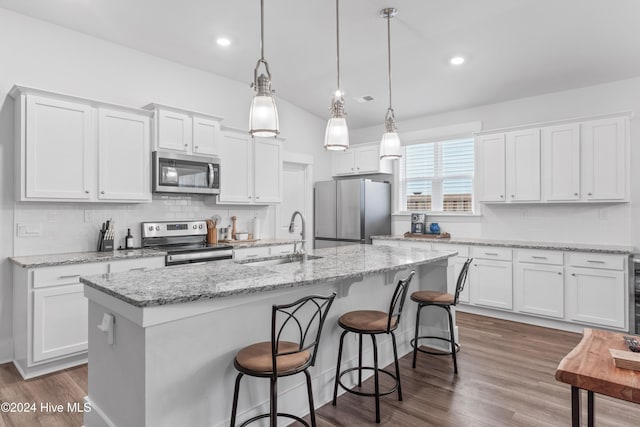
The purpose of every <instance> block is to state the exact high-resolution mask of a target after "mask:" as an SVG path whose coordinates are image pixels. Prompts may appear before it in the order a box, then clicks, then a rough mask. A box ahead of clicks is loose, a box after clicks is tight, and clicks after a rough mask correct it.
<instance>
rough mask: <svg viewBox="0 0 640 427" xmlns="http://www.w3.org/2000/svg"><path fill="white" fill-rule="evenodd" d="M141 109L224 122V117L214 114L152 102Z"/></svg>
mask: <svg viewBox="0 0 640 427" xmlns="http://www.w3.org/2000/svg"><path fill="white" fill-rule="evenodd" d="M142 109H143V110H147V111H153V110H168V111H173V112H175V113H182V114H188V115H190V116H198V117H206V118H208V119H212V120H217V121H219V122H221V121H223V120H224V117H222V116H216V115H214V114H209V113H202V112H200V111H194V110H189V109H186V108H179V107H174V106H171V105H165V104H158V103H156V102H152V103H150V104H147V105H145V106H144V107H142Z"/></svg>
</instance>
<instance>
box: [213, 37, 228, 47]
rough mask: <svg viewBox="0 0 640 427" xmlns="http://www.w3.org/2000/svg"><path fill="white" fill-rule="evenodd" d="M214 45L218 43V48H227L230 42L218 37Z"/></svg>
mask: <svg viewBox="0 0 640 427" xmlns="http://www.w3.org/2000/svg"><path fill="white" fill-rule="evenodd" d="M216 43H218V45H219V46H229V45H230V44H231V40H229V39H228V38H226V37H219V38H218V40H216Z"/></svg>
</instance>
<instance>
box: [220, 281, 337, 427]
mask: <svg viewBox="0 0 640 427" xmlns="http://www.w3.org/2000/svg"><path fill="white" fill-rule="evenodd" d="M335 296H336V293H335V292H334V293H333V294H331V295H329V296H320V295H310V296H307V297H303V298H300V299H299V300H297V301H296V302H293V303H291V304H283V305H274V306H273V307H272V310H271V341H263V342H258V343H255V344H251V345H248V346H246V347H244V348H242V349H241V350H240V351H238V353H236V357H235V359H234V360H233V365H234V366H235V368H236V369H237V370H238V376H237V377H236V383H235V388H234V390H233V404H232V407H231V420H230V425H231V427H235V425H236V414H237V411H238V396H239V393H240V380H241V379H242V377H243V376H244V375H249V376H252V377H259V378H269V380H270V382H269V383H270V392H271V393H270V408H269V412H268V413H266V414H260V415H256V416H255V417H253V418H251V419H249V420H247V421H245V422H243V423H242V424H241V426H246V425H247V424H250V423H252V422H254V421H257V420H259V419H262V418H267V417H268V418H269V425H270V426H271V427H276V426H277V424H278V417H285V418H290V419H293V420H295V421H298V422H300V423H301V424H303V425H305V426H307V427H309V423H308V422H306V421H305V420H303V419H302V418H300V417H298V416H297V415H293V414H287V413H283V412H278V387H277V384H278V378H280V377H287V376H290V375H295V374H298V373H304V374H305V377H306V382H307V399H308V400H309V418H310V419H311V426H313V427H315V425H316V415H315V408H314V405H313V392H312V387H311V375H310V374H309V371H308V368H309V367H311V366H313V365H314V364H315V360H316V355H317V353H318V344H319V342H320V335H321V333H322V328H323V325H324V321H325V319H326V318H327V314H328V312H329V308H331V304H332V303H333V299H334V298H335Z"/></svg>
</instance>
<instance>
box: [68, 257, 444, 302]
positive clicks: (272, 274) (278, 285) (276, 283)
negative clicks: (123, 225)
mask: <svg viewBox="0 0 640 427" xmlns="http://www.w3.org/2000/svg"><path fill="white" fill-rule="evenodd" d="M354 246H368V247H369V248H373V246H371V245H354ZM393 249H398V248H393ZM369 250H371V249H369ZM420 252H421V253H423V254H427V255H428V258H422V259H416V260H414V261H409V262H403V263H400V264H397V265H386V266H383V267H379V268H367V269H366V270H364V271H361V270H358V271H354V272H341V273H339V274H322V275H320V276H317V277H311V278H305V279H302V280H297V279H296V277H295V273H293V276H292V272H291V269H292V268H295V264H285V265H281V266H280V265H279V266H273V267H255V266H247V265H244V264H239V263H235V262H233V261H232V260H225V261H218V262H216V263H214V264H210V263H208V265H203V266H195V267H197V268H199V269H207V268H209V269H211V268H214V267H213V266H214V265H215V266H218V267H221V268H224V267H225V265H226V266H227V268H230V269H236V270H237V269H246V271H247V272H250V273H255V277H250V278H248V279H243V280H247V282H249V283H251V279H255V280H265V278H266V280H265V282H266V283H265V284H256V285H253V286H251V285H247V286H245V287H236V288H230V289H222V290H220V289H215V290H212V289H208V288H206V286H205V288H204V289H202V290H199V289H197V287H195V288H194V289H193V290H191V289H186V290H179V291H177V292H176V293H175V294H173V295H171V294H169V295H170V296H159V295H153V296H150V297H149V298H144V297H143V296H141V295H139V294H136V295H135V297H132V296H130V295H131V289H130V288H127V286H126V284H125V285H124V286H119V285H118V283H117V282H118V281H121V282H123V283H125V282H126V281H128V280H134V281H135V280H136V279H139V280H140V281H144V280H145V279H146V280H151V281H152V280H154V279H157V278H158V277H162V276H164V277H166V275H167V271H168V270H169V268H164V269H155V270H147V271H145V272H126V273H115V274H103V275H96V276H87V277H81V278H80V281H81V282H82V283H83V284H85V285H86V286H88V287H91V288H93V289H96V290H98V291H101V292H103V293H105V294H107V295H110V296H112V297H114V298H117V299H119V300H121V301H123V302H126V303H127V304H130V305H132V306H135V307H138V308H145V307H155V306H162V305H167V304H178V303H187V302H192V301H201V300H211V299H217V298H224V297H228V296H234V295H245V294H252V293H260V292H268V291H272V290H280V289H288V288H295V287H303V286H311V285H315V284H319V283H333V282H336V281H340V280H347V279H350V278H358V277H367V276H372V275H376V274H380V273H385V272H388V271H394V270H401V269H406V268H412V267H416V266H419V265H423V264H429V263H434V262H438V261H441V260H444V259H447V258H449V257H452V256H455V254H456V252H451V251H446V252H445V251H442V252H440V251H432V250H425V251H420ZM315 261H316V260H308V261H306V263H310V264H312V263H314V262H315ZM223 264H224V265H223ZM177 267H178V268H183V270H182V272H184V273H187V274H188V270H184V268H188V266H177ZM265 271H267V272H268V274H265V273H264V272H265ZM184 273H183V274H184ZM194 274H196V275H197V273H194ZM185 281H187V282H188V281H189V278H188V277H186V278H185Z"/></svg>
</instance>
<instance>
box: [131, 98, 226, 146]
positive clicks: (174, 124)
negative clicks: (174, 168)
mask: <svg viewBox="0 0 640 427" xmlns="http://www.w3.org/2000/svg"><path fill="white" fill-rule="evenodd" d="M143 108H144V109H145V110H150V111H153V112H154V121H155V123H154V135H153V148H154V150H166V151H175V152H180V153H186V154H194V155H207V156H218V155H220V152H219V150H220V141H221V140H222V132H221V131H220V122H221V121H222V118H221V117H217V116H212V115H208V114H203V113H196V112H192V111H188V110H182V109H178V108H174V107H169V106H166V105H160V104H148V105H145V106H144V107H143Z"/></svg>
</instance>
